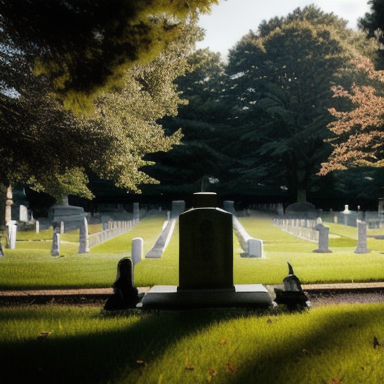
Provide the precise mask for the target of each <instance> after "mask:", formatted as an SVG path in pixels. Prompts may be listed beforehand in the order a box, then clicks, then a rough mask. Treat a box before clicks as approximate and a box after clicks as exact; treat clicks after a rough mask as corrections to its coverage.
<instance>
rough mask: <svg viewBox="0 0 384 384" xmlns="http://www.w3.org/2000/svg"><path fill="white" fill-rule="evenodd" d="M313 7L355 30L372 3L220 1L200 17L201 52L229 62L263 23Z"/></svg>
mask: <svg viewBox="0 0 384 384" xmlns="http://www.w3.org/2000/svg"><path fill="white" fill-rule="evenodd" d="M310 4H315V5H316V6H317V7H319V8H320V9H321V10H322V11H324V12H327V13H331V12H333V13H334V14H335V15H337V16H339V17H341V18H343V19H345V20H347V21H348V27H349V28H353V29H356V28H357V19H358V18H359V17H362V16H364V14H365V13H366V12H369V11H370V7H369V5H368V0H220V2H219V5H215V6H213V7H212V12H211V13H210V14H208V15H202V16H200V22H199V25H200V26H201V27H202V28H204V29H205V30H206V32H205V39H204V41H202V42H199V43H198V44H197V48H206V47H209V48H210V50H211V51H213V52H220V53H221V55H222V58H223V59H225V58H226V56H227V54H228V49H230V48H233V47H234V45H235V44H236V43H237V42H238V41H239V40H240V38H241V37H242V36H244V35H245V34H247V33H248V32H249V31H250V30H253V31H256V30H257V27H258V26H259V24H260V23H261V22H262V20H267V21H268V20H269V19H271V18H273V17H275V16H279V17H281V16H287V15H288V13H291V12H292V11H293V10H294V9H296V8H297V7H300V8H304V7H305V6H306V5H310Z"/></svg>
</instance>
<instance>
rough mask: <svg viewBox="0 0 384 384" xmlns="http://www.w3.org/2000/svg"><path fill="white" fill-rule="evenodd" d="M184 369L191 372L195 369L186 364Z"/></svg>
mask: <svg viewBox="0 0 384 384" xmlns="http://www.w3.org/2000/svg"><path fill="white" fill-rule="evenodd" d="M185 369H186V370H187V371H193V370H194V369H195V367H194V366H193V365H192V364H190V363H187V364H185Z"/></svg>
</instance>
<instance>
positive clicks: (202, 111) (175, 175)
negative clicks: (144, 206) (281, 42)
mask: <svg viewBox="0 0 384 384" xmlns="http://www.w3.org/2000/svg"><path fill="white" fill-rule="evenodd" d="M189 64H190V66H191V69H192V70H191V71H190V72H188V73H187V74H186V75H185V76H182V77H180V78H178V79H177V81H176V83H177V86H178V90H179V91H180V92H181V93H182V96H183V98H185V99H186V100H188V104H187V105H181V106H180V107H179V110H178V115H177V116H176V117H172V118H165V119H164V120H163V121H162V123H163V125H164V127H165V128H166V129H167V130H169V131H170V132H174V131H176V130H177V129H179V128H181V131H182V133H183V139H182V141H181V145H177V146H175V147H174V148H173V149H172V150H171V151H169V152H167V153H158V154H156V155H155V156H151V157H150V158H151V159H153V160H155V162H156V164H155V166H153V167H152V169H148V170H147V172H149V174H151V175H153V176H154V177H155V175H156V177H157V178H158V179H159V180H160V181H161V184H160V185H159V186H158V187H155V190H156V191H157V192H158V193H159V192H161V193H175V192H176V191H177V193H193V192H196V191H207V190H210V191H219V190H222V188H223V185H224V183H225V180H226V179H227V173H228V170H229V168H230V164H231V162H232V160H231V159H230V158H229V157H228V155H227V154H224V153H223V152H222V150H221V149H222V147H223V143H224V142H225V129H224V128H225V125H226V121H227V119H228V117H229V115H230V110H229V108H228V105H226V103H225V97H224V95H225V87H226V84H227V78H226V75H225V65H224V63H223V62H222V61H221V60H220V55H219V54H218V53H213V52H210V51H209V50H207V49H206V50H199V51H197V52H196V53H195V54H194V55H193V56H191V57H190V60H189ZM150 190H153V188H152V187H149V188H145V191H147V192H148V193H149V192H150Z"/></svg>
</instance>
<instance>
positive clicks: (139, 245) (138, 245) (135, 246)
mask: <svg viewBox="0 0 384 384" xmlns="http://www.w3.org/2000/svg"><path fill="white" fill-rule="evenodd" d="M143 244H144V240H143V238H142V237H135V238H134V239H133V240H132V246H131V257H132V262H133V266H135V265H136V264H137V263H140V261H141V259H142V257H143Z"/></svg>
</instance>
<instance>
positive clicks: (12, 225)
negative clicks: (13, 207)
mask: <svg viewBox="0 0 384 384" xmlns="http://www.w3.org/2000/svg"><path fill="white" fill-rule="evenodd" d="M16 234H17V225H16V221H15V220H10V221H8V223H7V243H6V248H9V249H15V248H16Z"/></svg>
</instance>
